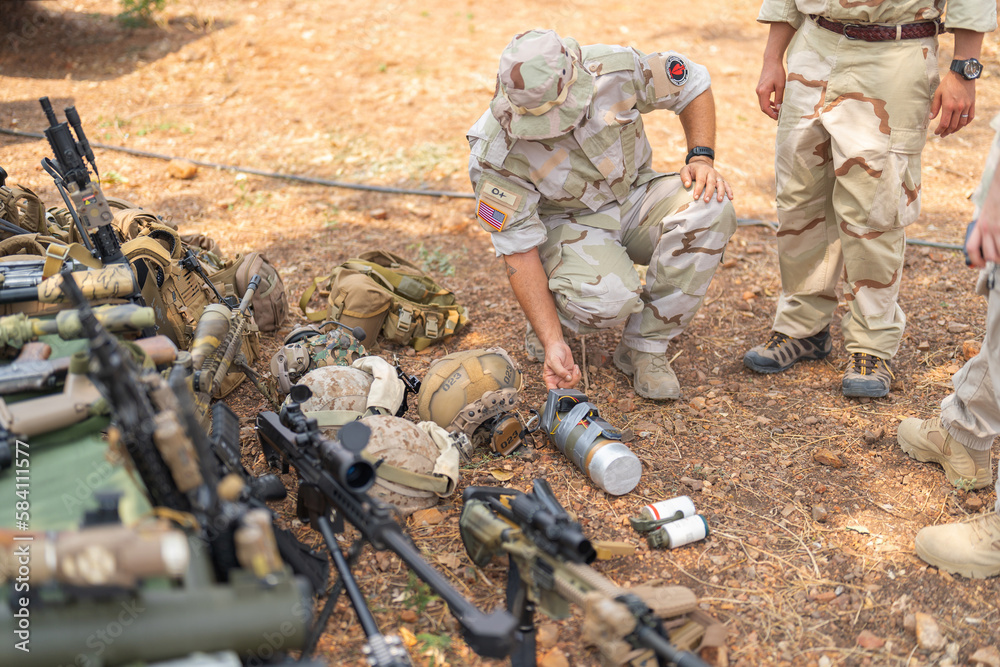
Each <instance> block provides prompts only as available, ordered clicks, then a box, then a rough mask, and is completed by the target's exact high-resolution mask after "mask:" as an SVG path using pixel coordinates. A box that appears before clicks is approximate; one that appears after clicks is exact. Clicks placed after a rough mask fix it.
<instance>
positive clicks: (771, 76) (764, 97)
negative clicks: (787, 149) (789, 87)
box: [756, 58, 785, 120]
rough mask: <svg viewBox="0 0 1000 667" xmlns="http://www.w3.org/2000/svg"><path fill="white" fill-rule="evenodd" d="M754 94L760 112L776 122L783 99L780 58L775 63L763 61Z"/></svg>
mask: <svg viewBox="0 0 1000 667" xmlns="http://www.w3.org/2000/svg"><path fill="white" fill-rule="evenodd" d="M756 92H757V101H758V102H760V110H761V111H763V112H764V113H765V114H767V115H768V116H770V117H771V118H773V119H774V120H778V112H779V111H781V102H782V101H783V100H784V99H785V66H784V65H782V64H781V59H780V58H779V59H778V60H776V61H774V60H764V65H763V67H761V70H760V80H759V81H758V82H757V88H756Z"/></svg>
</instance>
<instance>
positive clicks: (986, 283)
mask: <svg viewBox="0 0 1000 667" xmlns="http://www.w3.org/2000/svg"><path fill="white" fill-rule="evenodd" d="M990 126H991V127H992V128H993V129H994V130H995V131H996V135H994V138H993V146H992V148H991V149H990V153H989V156H988V157H987V160H986V166H985V167H984V168H983V176H982V179H981V180H980V182H979V188H978V189H977V190H976V191H975V192H974V193H973V195H972V201H973V203H974V204H975V205H976V210H975V214H974V218H978V217H979V212H980V211H981V209H982V206H983V203H984V202H985V201H986V193H987V192H988V191H989V187H990V183H992V182H993V176H994V173H995V172H996V170H997V166H998V164H1000V114H998V115H997V116H995V117H994V118H993V122H992V123H990ZM998 274H1000V271H998V270H997V265H996V264H993V263H992V262H989V263H987V264H986V268H984V269H983V270H982V271H980V272H979V280H978V282H977V283H976V292H977V293H978V294H981V295H983V296H985V297H986V298H987V300H988V305H987V308H986V336H985V337H984V338H983V347H982V350H981V351H980V352H979V354H977V355H976V356H975V357H973V358H972V359H970V360H969V361H968V362H966V364H965V366H962V369H961V370H960V371H958V372H957V373H955V377H953V378H952V380H951V383H952V385H953V386H954V387H955V392H954V393H953V394H949V395H948V396H947V397H945V399H944V400H943V401H941V423H942V424H944V427H945V428H946V429H948V433H950V434H951V437H953V438H955V440H958V441H959V442H960V443H962V444H963V445H965V446H966V447H968V448H969V449H975V450H979V451H988V450H989V449H990V448H991V447H992V446H993V441H994V440H995V439H996V436H997V435H1000V398H998V396H997V392H996V387H998V386H1000V341H997V336H1000V275H998ZM996 490H997V501H996V511H997V512H1000V476H998V478H997V481H996Z"/></svg>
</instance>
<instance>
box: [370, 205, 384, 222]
mask: <svg viewBox="0 0 1000 667" xmlns="http://www.w3.org/2000/svg"><path fill="white" fill-rule="evenodd" d="M368 215H369V216H371V217H372V218H374V219H375V220H385V219H386V218H388V217H389V212H388V211H386V210H385V209H384V208H373V209H372V210H370V211H368Z"/></svg>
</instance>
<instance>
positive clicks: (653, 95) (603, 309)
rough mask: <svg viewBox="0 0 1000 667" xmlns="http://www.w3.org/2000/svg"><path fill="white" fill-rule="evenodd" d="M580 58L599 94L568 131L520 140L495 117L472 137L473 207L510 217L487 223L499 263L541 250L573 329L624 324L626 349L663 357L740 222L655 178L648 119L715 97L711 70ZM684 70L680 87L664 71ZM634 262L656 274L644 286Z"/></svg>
mask: <svg viewBox="0 0 1000 667" xmlns="http://www.w3.org/2000/svg"><path fill="white" fill-rule="evenodd" d="M582 52H583V64H584V67H585V68H586V70H587V71H588V72H590V73H591V74H592V75H593V80H594V83H593V88H594V92H593V98H592V100H591V102H590V105H589V108H588V109H587V113H586V114H585V116H584V118H583V120H581V121H580V122H579V123H577V124H576V126H575V129H574V130H573V131H572V132H570V133H567V134H561V135H559V136H555V137H553V138H546V139H532V140H526V139H517V138H515V137H512V136H511V135H510V134H509V133H508V132H507V130H506V129H505V128H504V127H503V126H502V125H501V123H499V122H498V121H497V120H496V118H495V117H494V113H493V112H491V111H487V112H486V113H484V114H483V116H482V117H481V118H480V119H479V121H477V122H476V124H475V125H474V126H473V127H472V128H471V129H470V130H469V133H468V139H469V143H470V146H471V149H472V154H471V157H470V161H469V174H470V177H471V179H472V183H473V185H474V187H475V189H476V194H477V196H478V198H479V199H478V201H477V207H480V206H482V204H483V203H487V204H489V205H490V206H491V207H493V209H495V210H496V211H499V212H500V215H501V216H502V217H503V222H502V229H500V230H499V231H498V230H497V229H496V228H495V226H494V227H493V228H491V227H490V226H489V225H488V224H487V223H486V222H485V221H481V223H480V224H481V225H482V227H483V228H484V229H485V230H486V231H489V232H491V233H492V240H493V245H494V248H495V250H496V253H497V255H498V256H500V255H509V254H515V253H522V252H527V251H529V250H531V249H532V248H535V247H538V252H539V256H540V258H541V261H542V265H543V267H544V269H545V272H546V274H547V275H548V277H549V282H548V287H549V290H550V291H551V292H552V294H553V296H554V297H555V301H556V307H557V309H558V312H559V316H560V319H561V320H562V323H563V325H564V326H566V327H567V328H568V329H570V330H572V331H576V332H579V333H588V332H592V331H595V330H597V329H601V328H606V327H610V326H614V325H616V324H619V323H621V322H622V321H625V320H626V319H627V320H628V322H627V325H626V328H625V333H624V335H623V340H624V342H625V344H626V345H627V346H628V347H630V348H632V349H635V350H639V351H643V352H653V353H662V352H664V351H666V348H667V342H668V341H669V340H670V339H671V338H673V337H674V336H676V335H677V334H678V333H680V332H681V331H682V330H683V328H684V326H685V325H686V324H687V323H688V322H689V321H690V319H691V317H693V315H694V313H695V312H696V311H697V309H698V307H699V305H700V304H701V301H702V300H703V298H704V296H705V292H706V290H707V289H708V284H709V282H710V281H711V279H712V276H713V274H714V273H715V269H716V267H717V266H718V263H719V261H720V259H721V257H722V252H723V250H724V249H725V247H726V244H727V242H728V241H729V238H730V236H732V234H733V232H734V231H735V229H736V216H735V213H734V211H733V207H732V204H731V203H730V202H729V200H728V199H726V200H725V201H724V202H718V201H717V200H716V199H715V198H714V197H713V199H712V200H711V202H709V203H705V202H704V201H697V202H695V201H693V200H692V196H691V193H690V189H685V188H684V186H683V184H682V183H681V179H680V176H678V175H676V174H667V175H665V174H660V173H657V172H655V171H653V170H652V169H651V167H650V163H651V160H652V147H651V146H650V144H649V141H648V139H647V137H646V133H645V131H644V129H643V122H642V114H643V113H648V112H650V111H653V110H654V109H669V110H672V111H674V112H675V113H680V112H681V111H683V109H684V108H685V107H686V106H687V104H688V103H689V102H690V101H691V100H692V99H694V98H695V97H697V96H698V95H700V94H701V93H702V92H704V91H705V90H707V89H708V87H709V84H710V79H709V75H708V71H707V70H706V69H705V68H704V67H702V66H700V65H697V64H694V63H692V62H690V61H688V60H687V59H686V58H684V57H683V56H680V55H679V54H675V53H672V52H663V53H653V54H650V55H646V54H643V53H641V52H639V51H636V50H634V49H629V48H624V47H618V46H604V45H597V46H586V47H583V49H582ZM678 62H680V63H682V64H683V66H684V68H686V70H687V77H686V80H684V81H678V82H675V81H672V80H671V78H670V77H668V76H667V75H666V73H665V67H667V66H670V65H674V66H676V65H677V64H678ZM675 79H678V77H675ZM574 88H575V86H570V88H569V95H570V98H571V99H570V102H572V101H573V100H572V98H573V96H574V94H579V93H577V92H575V91H574ZM498 100H499V102H500V104H499V106H500V107H501V112H500V115H501V117H503V110H502V107H503V103H504V100H503V99H502V98H501V97H499V96H498V98H497V99H495V100H494V103H495V104H494V111H496V110H497V106H498V105H497V104H496V103H497V102H498ZM566 106H567V107H569V106H571V105H570V104H567V105H566ZM507 113H508V114H509V113H510V111H509V110H508V111H507ZM542 118H544V116H543V117H542ZM550 118H552V121H551V122H553V123H558V122H560V117H559V116H558V115H557V114H551V115H550ZM555 132H558V128H554V132H553V133H555ZM480 210H482V209H480ZM498 224H499V223H498ZM634 264H640V265H647V266H648V267H649V268H648V271H647V273H646V281H645V286H644V285H643V284H642V280H641V278H640V276H639V275H638V273H637V272H636V270H635V266H634Z"/></svg>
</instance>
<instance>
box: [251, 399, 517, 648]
mask: <svg viewBox="0 0 1000 667" xmlns="http://www.w3.org/2000/svg"><path fill="white" fill-rule="evenodd" d="M289 396H290V401H289V403H288V404H287V405H286V406H285V407H284V408H283V409H282V411H281V414H280V415H279V414H276V413H274V412H261V413H260V414H258V415H257V435H258V438H259V439H260V443H261V448H262V449H263V451H264V456H265V458H266V459H267V461H268V463H269V464H271V465H272V466H278V465H280V466H281V470H282V472H286V473H287V472H288V470H289V464H291V465H293V466H294V467H295V470H296V473H297V474H298V477H299V489H298V506H297V508H296V512H297V514H298V516H299V518H300V519H301V520H302V521H304V522H305V521H308V522H309V524H310V525H311V526H312V528H313V529H314V530H318V531H319V532H320V533H321V534H322V535H323V539H324V541H325V542H326V544H327V546H328V547H329V549H330V553H331V555H332V556H333V558H334V562H335V564H336V565H337V569H338V571H339V573H340V581H339V582H338V584H337V586H336V587H335V588H334V590H333V591H331V593H330V596H329V598H328V600H327V602H326V607H324V609H323V612H322V613H321V614H320V617H319V621H318V623H317V629H318V631H319V632H322V628H323V627H324V625H325V623H326V619H327V618H328V617H329V614H330V613H331V612H332V610H333V605H334V604H336V600H337V597H338V596H339V592H340V586H341V585H343V587H344V588H345V589H346V590H347V592H348V595H349V596H350V598H351V602H352V604H353V605H354V608H355V611H356V612H357V613H358V618H359V620H361V622H362V627H363V628H364V630H365V633H366V634H367V635H368V638H369V650H370V651H371V652H372V653H369V660H372V659H373V652H374V651H375V650H376V649H378V648H379V647H380V645H381V644H382V643H383V642H384V641H385V637H384V636H382V635H381V634H380V633H379V632H378V628H377V626H375V623H374V619H373V618H372V617H371V612H370V611H368V609H367V607H366V605H365V603H364V598H363V597H362V596H361V593H360V590H358V589H357V584H356V582H355V581H354V577H353V575H351V571H350V567H351V565H352V562H353V560H355V559H356V558H357V556H358V555H359V554H360V553H361V549H362V547H363V545H364V542H365V541H367V542H369V543H370V544H371V545H372V547H373V548H375V549H376V550H379V551H381V550H384V549H389V550H390V551H393V552H394V553H395V554H397V555H398V556H399V557H400V559H401V560H402V561H403V562H404V563H405V564H406V565H407V567H409V568H410V569H411V570H413V571H414V572H415V573H416V575H417V576H418V577H420V578H421V579H422V580H423V581H424V582H426V583H427V584H428V585H429V586H430V587H431V589H433V590H434V592H435V593H436V594H437V595H438V596H440V597H441V598H442V599H443V600H444V601H445V602H446V603H447V604H448V607H449V609H450V610H451V613H452V615H453V616H454V617H455V618H456V619H457V620H458V622H459V624H460V625H461V626H462V634H463V638H464V639H465V641H466V643H467V644H468V645H469V647H470V648H472V650H473V651H475V652H476V653H478V654H479V655H481V656H484V657H489V658H502V657H504V656H506V655H508V654H509V652H510V649H511V645H512V642H513V637H514V630H515V626H516V622H515V620H514V618H513V617H512V616H511V615H510V614H509V613H507V612H506V611H503V610H498V611H494V612H492V613H490V614H486V613H484V612H483V611H481V610H480V609H479V608H477V607H476V606H475V605H473V604H472V603H471V602H470V601H469V600H467V599H466V598H465V597H463V596H462V594H461V593H459V592H458V591H457V590H455V588H454V587H452V585H451V584H450V583H448V580H447V579H445V578H444V576H443V575H441V573H440V572H438V571H437V570H435V569H434V568H433V567H432V566H431V565H430V564H429V563H427V561H425V560H424V559H423V557H422V556H421V555H420V552H419V551H418V550H417V548H416V546H415V545H414V544H413V542H412V540H411V539H410V538H409V536H408V535H406V533H404V532H403V529H402V528H401V527H400V525H399V523H397V522H396V520H395V518H394V514H395V513H396V509H395V508H394V507H393V506H392V505H390V504H388V503H385V502H383V501H381V500H379V499H377V498H372V497H370V496H368V495H367V494H366V493H365V491H366V490H367V489H368V488H370V487H371V485H372V484H373V483H374V481H375V466H373V465H372V464H371V463H369V462H367V461H366V460H365V459H364V458H362V457H361V451H362V450H363V449H364V448H365V446H367V444H368V438H369V436H370V434H371V430H370V429H369V428H368V427H367V426H366V425H365V424H362V423H361V422H350V423H348V424H345V425H344V426H343V427H341V429H340V431H339V433H338V438H337V439H336V440H328V439H326V438H324V437H323V435H322V434H321V433H320V431H319V428H318V427H317V424H316V420H315V419H309V418H307V417H306V416H305V414H303V412H302V408H301V403H302V402H304V401H306V400H308V399H309V397H310V396H311V392H310V391H309V389H308V387H306V386H304V385H295V386H294V387H292V391H291V393H290V394H289ZM331 513H335V514H334V520H333V521H331V520H330V516H331ZM345 521H346V522H348V523H350V524H351V525H352V526H354V527H355V528H357V529H358V531H359V532H360V533H361V538H360V539H359V540H358V541H357V542H356V543H355V544H354V545H353V546H352V547H351V549H350V553H349V556H348V557H347V558H345V557H344V555H343V554H342V553H341V551H340V547H339V546H338V545H337V542H336V541H335V540H334V533H336V532H342V531H343V529H344V522H345ZM317 638H318V634H317V633H316V632H314V634H313V641H312V642H308V643H307V649H311V647H312V646H313V645H314V644H315V639H317ZM304 654H305V655H308V650H306V651H305V652H304ZM384 659H385V660H386V662H384V663H383V662H373V663H372V664H378V665H383V664H385V665H391V664H407V663H399V662H395V661H397V660H400V658H399V657H398V655H397V656H395V657H394V656H391V655H386V657H385V658H384Z"/></svg>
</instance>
